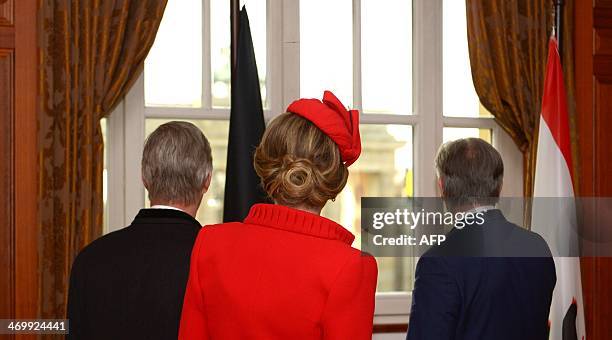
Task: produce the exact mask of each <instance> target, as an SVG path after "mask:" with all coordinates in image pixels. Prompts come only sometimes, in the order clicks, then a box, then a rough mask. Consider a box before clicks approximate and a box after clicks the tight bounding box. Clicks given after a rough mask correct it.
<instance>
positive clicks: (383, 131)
mask: <svg viewBox="0 0 612 340" xmlns="http://www.w3.org/2000/svg"><path fill="white" fill-rule="evenodd" d="M361 140H362V147H363V150H362V152H361V157H360V158H359V160H358V161H357V162H356V163H355V164H353V165H351V167H350V168H349V172H350V175H349V179H348V183H347V185H346V187H345V188H344V190H343V191H342V192H341V193H340V195H338V197H337V198H336V201H335V202H329V203H328V204H327V205H326V206H325V208H324V209H323V212H322V215H323V216H325V217H327V218H330V219H332V220H334V221H336V222H338V223H340V224H341V225H343V226H344V227H346V228H348V229H349V230H350V231H351V232H352V233H353V234H355V236H356V240H355V243H354V244H353V246H355V247H360V245H361V231H360V226H361V210H360V209H361V197H366V196H370V197H375V196H389V197H398V196H412V195H413V193H414V191H413V165H412V159H413V152H412V127H411V126H408V125H371V124H363V125H361ZM412 261H413V258H407V257H406V258H402V257H397V258H380V259H378V265H379V280H378V291H379V292H385V291H407V290H409V289H411V287H412V281H413V278H412V265H413V264H412Z"/></svg>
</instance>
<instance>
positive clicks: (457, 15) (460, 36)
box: [442, 0, 490, 117]
mask: <svg viewBox="0 0 612 340" xmlns="http://www.w3.org/2000/svg"><path fill="white" fill-rule="evenodd" d="M442 10H443V32H442V34H443V39H442V44H443V45H442V49H443V56H442V60H443V74H444V75H443V80H442V81H443V91H444V94H443V103H442V105H443V110H444V115H445V116H452V117H490V114H489V112H488V111H487V110H486V109H484V107H482V106H481V105H480V100H479V99H478V95H477V94H476V90H474V83H473V81H472V70H471V67H470V57H469V52H468V42H467V21H466V9H465V1H457V0H443V8H442Z"/></svg>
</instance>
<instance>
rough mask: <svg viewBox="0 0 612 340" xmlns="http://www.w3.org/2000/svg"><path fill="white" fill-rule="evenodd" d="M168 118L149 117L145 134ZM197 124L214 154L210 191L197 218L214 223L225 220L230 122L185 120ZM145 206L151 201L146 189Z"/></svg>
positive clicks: (203, 223)
mask: <svg viewBox="0 0 612 340" xmlns="http://www.w3.org/2000/svg"><path fill="white" fill-rule="evenodd" d="M169 121H171V120H168V119H147V120H146V123H145V134H146V136H148V135H149V134H151V132H153V131H154V130H155V129H157V127H159V126H160V125H162V124H164V123H167V122H169ZM185 121H188V122H191V123H193V124H195V125H196V126H197V127H199V128H200V130H202V132H203V133H204V135H205V136H206V138H207V139H208V141H209V143H210V147H211V149H212V156H213V174H212V181H211V183H210V188H209V189H208V192H207V193H206V194H205V195H204V199H203V200H202V205H200V210H198V214H197V216H196V219H197V220H198V221H199V222H200V224H202V225H205V224H213V223H220V222H221V221H223V193H224V190H225V163H226V159H227V140H228V134H229V122H228V121H221V120H219V121H217V120H203V119H200V120H185ZM145 206H147V207H149V206H150V202H149V199H148V194H147V193H146V190H145Z"/></svg>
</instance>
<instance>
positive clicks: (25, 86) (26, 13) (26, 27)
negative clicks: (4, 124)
mask: <svg viewBox="0 0 612 340" xmlns="http://www.w3.org/2000/svg"><path fill="white" fill-rule="evenodd" d="M37 14H38V1H37V0H19V1H16V3H15V131H16V132H18V133H16V134H15V149H14V154H15V174H16V178H15V179H16V180H15V226H16V228H15V317H16V318H35V317H37V316H38V315H39V314H38V305H39V303H38V302H39V296H38V275H39V265H38V244H39V242H38V237H39V235H40V233H39V231H38V230H39V228H38V208H37V205H38V162H37V160H38V135H37V121H38V119H37V118H38V115H37V109H38V95H37V90H38V86H37V85H38V48H37V28H38V24H37V23H38V20H37ZM16 338H17V339H26V338H32V337H27V336H25V337H21V336H17V337H16Z"/></svg>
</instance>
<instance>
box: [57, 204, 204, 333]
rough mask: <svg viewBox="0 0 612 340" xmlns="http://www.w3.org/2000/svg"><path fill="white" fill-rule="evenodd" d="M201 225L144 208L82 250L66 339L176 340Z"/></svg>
mask: <svg viewBox="0 0 612 340" xmlns="http://www.w3.org/2000/svg"><path fill="white" fill-rule="evenodd" d="M200 228H201V226H200V224H199V223H198V222H197V221H196V220H195V219H194V218H192V217H191V216H189V215H188V214H186V213H183V212H181V211H177V210H170V209H143V210H141V211H140V212H139V213H138V215H137V216H136V218H135V219H134V221H133V222H132V224H131V225H130V226H128V227H126V228H124V229H121V230H118V231H115V232H112V233H110V234H108V235H105V236H103V237H101V238H99V239H97V240H95V241H94V242H92V243H91V244H90V245H88V246H87V247H85V248H84V249H83V250H82V251H81V253H80V254H79V255H78V256H77V258H76V259H75V261H74V264H73V265H72V272H71V274H70V290H69V296H68V319H70V323H69V328H70V332H69V335H68V336H67V339H88V340H90V339H104V340H109V339H176V338H177V337H178V328H179V322H180V317H181V308H182V305H183V296H184V294H185V287H186V285H187V278H188V275H189V262H190V256H191V248H192V247H193V244H194V242H195V239H196V236H197V234H198V231H199V230H200Z"/></svg>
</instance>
